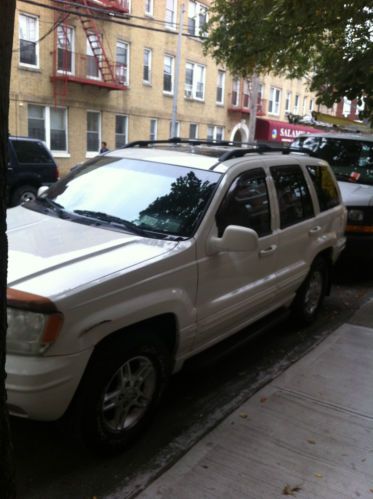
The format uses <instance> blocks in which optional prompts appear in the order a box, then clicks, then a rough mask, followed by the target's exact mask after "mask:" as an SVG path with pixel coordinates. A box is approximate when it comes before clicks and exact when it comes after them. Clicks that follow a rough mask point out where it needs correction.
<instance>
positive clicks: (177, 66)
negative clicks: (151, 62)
mask: <svg viewBox="0 0 373 499" xmlns="http://www.w3.org/2000/svg"><path fill="white" fill-rule="evenodd" d="M184 12H185V5H184V4H182V5H181V10H180V19H179V32H178V36H177V49H176V60H175V85H174V96H173V99H172V118H171V137H176V132H177V130H176V121H177V119H176V118H177V98H178V94H179V73H180V59H181V42H182V34H183V21H184Z"/></svg>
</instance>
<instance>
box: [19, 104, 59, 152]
mask: <svg viewBox="0 0 373 499" xmlns="http://www.w3.org/2000/svg"><path fill="white" fill-rule="evenodd" d="M28 136H29V137H32V138H34V139H39V140H42V141H43V142H45V143H46V144H47V146H48V147H49V149H51V151H53V152H67V110H66V109H65V108H62V107H48V106H38V105H36V104H29V105H28Z"/></svg>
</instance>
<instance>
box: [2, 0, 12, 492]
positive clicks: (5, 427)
mask: <svg viewBox="0 0 373 499" xmlns="http://www.w3.org/2000/svg"><path fill="white" fill-rule="evenodd" d="M15 1H16V0H3V1H2V2H1V16H0V61H1V76H0V189H1V198H0V251H1V259H0V293H1V294H0V497H1V498H2V499H13V498H14V497H15V496H16V493H15V471H14V464H13V463H14V461H13V447H12V443H11V438H10V428H9V419H8V413H7V408H6V392H5V336H6V277H7V254H8V244H7V238H6V232H5V231H6V218H5V217H6V171H7V147H8V112H9V85H10V62H11V56H12V46H13V26H14V12H15V7H16V6H15Z"/></svg>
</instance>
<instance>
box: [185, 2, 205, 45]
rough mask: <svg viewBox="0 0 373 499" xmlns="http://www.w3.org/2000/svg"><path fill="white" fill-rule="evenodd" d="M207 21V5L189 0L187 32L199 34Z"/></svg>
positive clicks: (194, 34)
mask: <svg viewBox="0 0 373 499" xmlns="http://www.w3.org/2000/svg"><path fill="white" fill-rule="evenodd" d="M206 23H207V7H206V6H205V5H202V4H200V3H199V2H194V1H190V2H189V9H188V33H189V34H190V35H193V36H199V35H200V34H201V32H202V31H203V29H204V27H205V25H206Z"/></svg>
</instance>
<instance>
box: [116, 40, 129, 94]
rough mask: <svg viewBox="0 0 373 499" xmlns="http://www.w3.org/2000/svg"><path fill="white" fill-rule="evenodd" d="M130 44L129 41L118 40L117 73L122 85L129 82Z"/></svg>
mask: <svg viewBox="0 0 373 499" xmlns="http://www.w3.org/2000/svg"><path fill="white" fill-rule="evenodd" d="M128 68H129V44H128V43H127V42H122V41H117V47H116V57H115V74H116V77H117V80H118V81H119V83H121V84H122V85H126V86H127V85H128V84H129V76H128Z"/></svg>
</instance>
